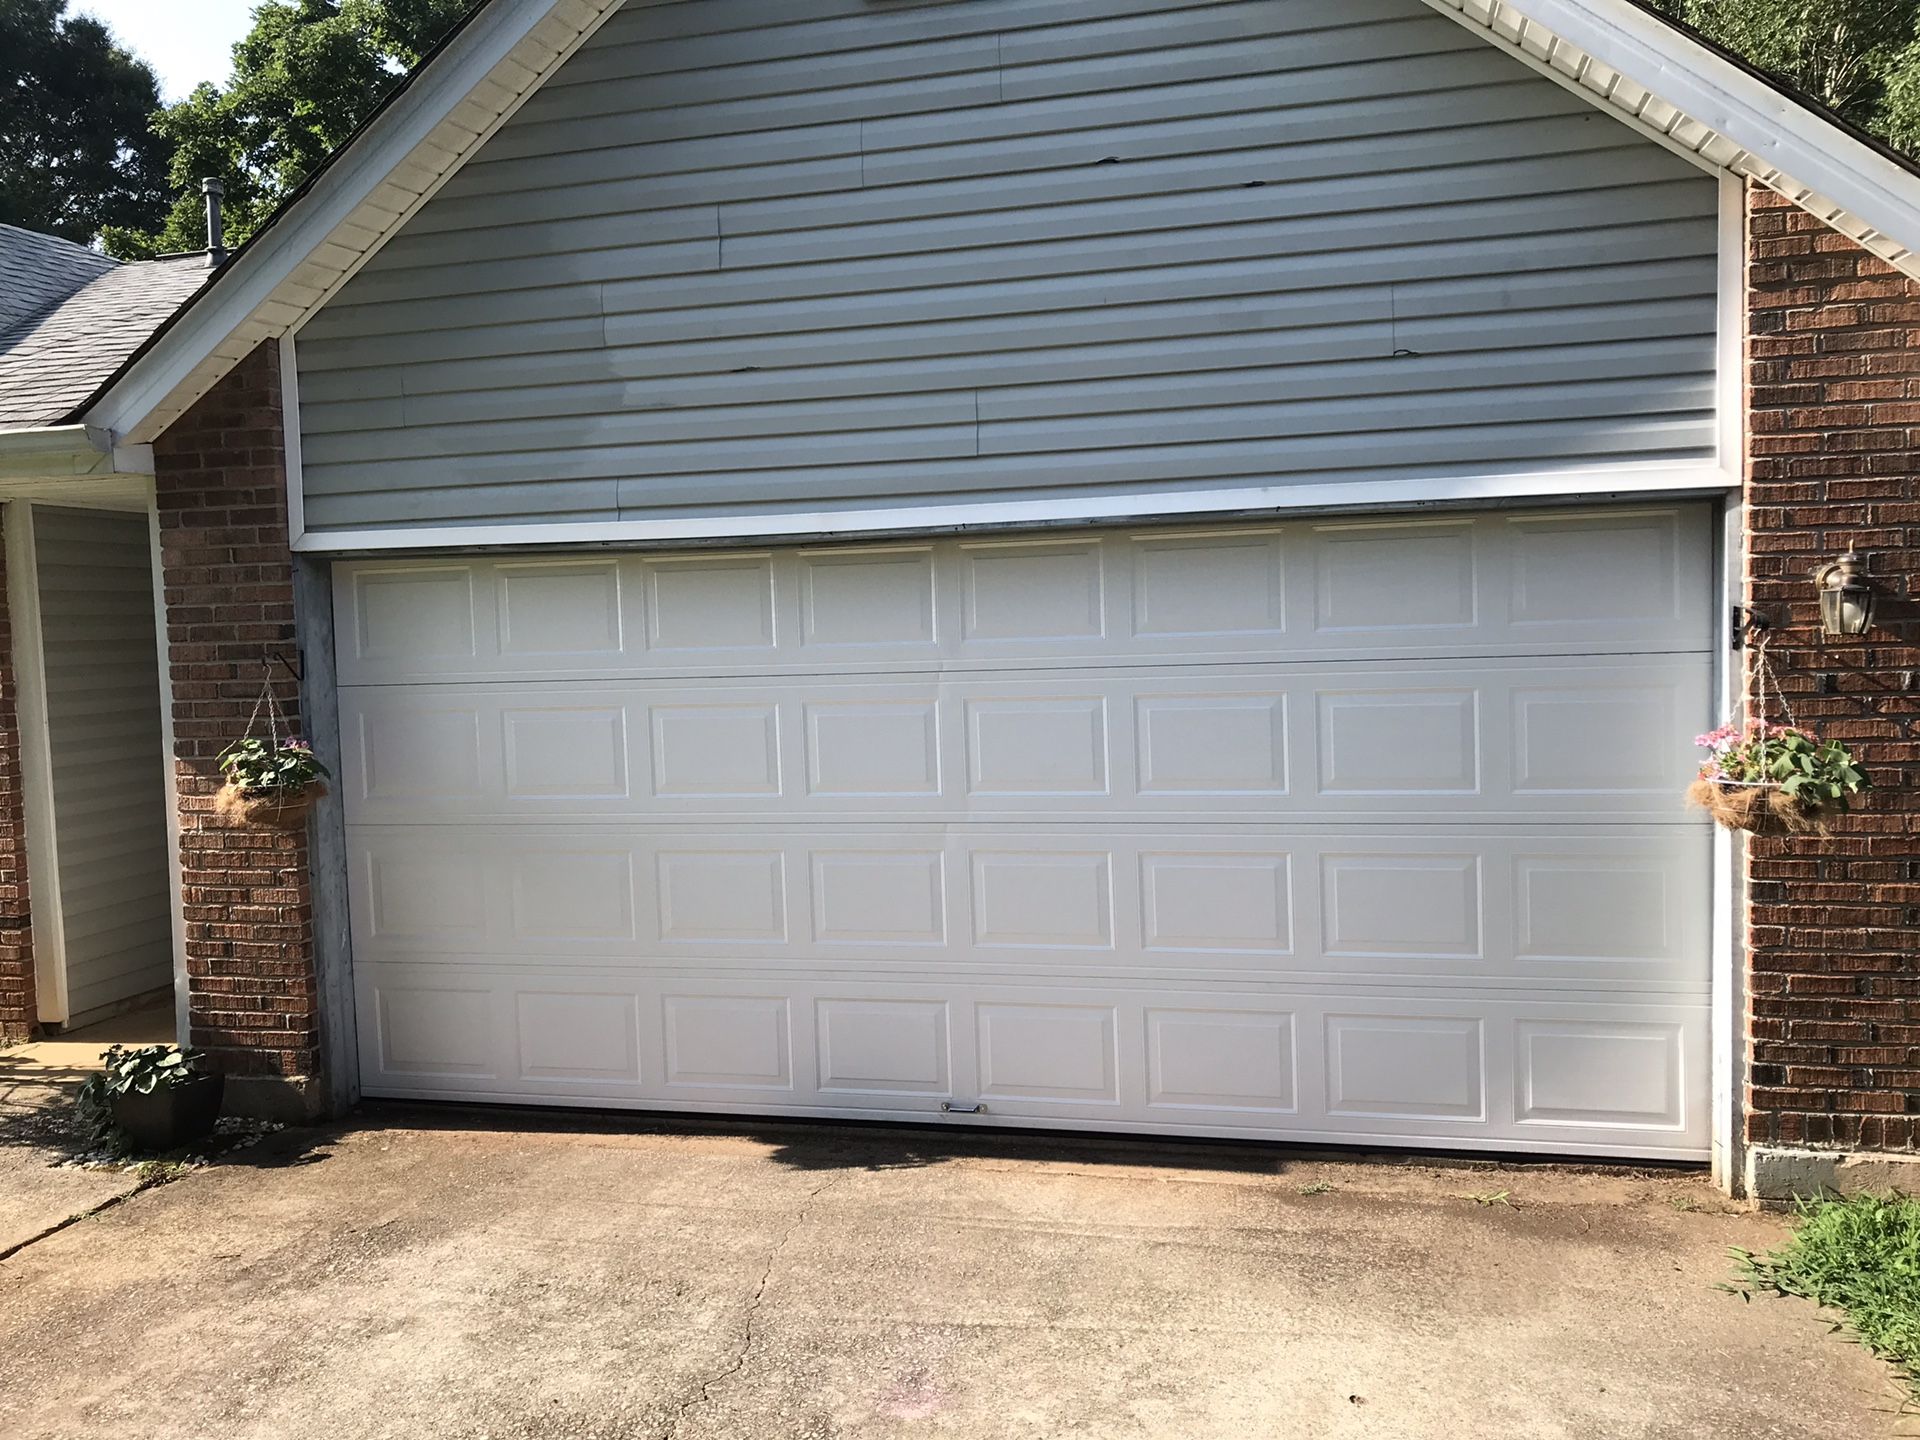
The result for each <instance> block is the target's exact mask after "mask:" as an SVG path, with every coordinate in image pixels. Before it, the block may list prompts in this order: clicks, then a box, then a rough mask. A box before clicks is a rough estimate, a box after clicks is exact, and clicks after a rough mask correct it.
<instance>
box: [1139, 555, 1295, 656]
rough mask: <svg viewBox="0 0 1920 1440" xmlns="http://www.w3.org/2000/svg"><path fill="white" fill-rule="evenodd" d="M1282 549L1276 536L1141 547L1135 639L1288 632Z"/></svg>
mask: <svg viewBox="0 0 1920 1440" xmlns="http://www.w3.org/2000/svg"><path fill="white" fill-rule="evenodd" d="M1280 545H1281V540H1280V533H1279V532H1278V531H1273V530H1236V531H1230V532H1225V533H1221V534H1208V535H1171V536H1156V537H1152V538H1137V539H1135V541H1134V545H1133V565H1134V574H1133V633H1134V634H1135V635H1138V636H1143V637H1146V636H1162V637H1168V638H1173V637H1192V638H1198V637H1201V636H1208V635H1219V636H1234V635H1276V636H1277V635H1279V634H1280V633H1281V632H1282V631H1283V630H1284V629H1285V628H1286V605H1285V599H1284V594H1285V589H1284V583H1283V575H1282V570H1281V563H1280Z"/></svg>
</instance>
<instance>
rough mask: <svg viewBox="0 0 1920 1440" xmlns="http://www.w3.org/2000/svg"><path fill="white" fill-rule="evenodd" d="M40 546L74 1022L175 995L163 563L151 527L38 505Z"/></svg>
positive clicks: (139, 520) (139, 518)
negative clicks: (157, 606)
mask: <svg viewBox="0 0 1920 1440" xmlns="http://www.w3.org/2000/svg"><path fill="white" fill-rule="evenodd" d="M33 535H34V557H35V561H36V567H37V572H38V584H39V595H40V623H41V633H42V637H43V648H44V652H45V656H46V697H47V729H48V736H49V753H50V757H51V759H52V763H53V812H54V818H53V830H54V843H55V848H56V851H57V863H58V872H59V877H58V878H59V887H60V906H59V914H60V920H61V931H62V940H63V944H64V949H65V954H66V971H67V1017H68V1023H69V1024H75V1023H81V1022H84V1020H85V1019H86V1018H87V1016H88V1015H89V1014H91V1013H94V1012H98V1011H100V1010H102V1009H103V1008H105V1007H108V1006H111V1005H113V1004H116V1003H117V1002H119V1001H122V1000H128V999H132V998H133V997H134V996H137V995H143V994H146V993H147V992H148V991H152V990H157V989H161V988H164V987H166V986H168V985H170V984H172V983H173V941H172V935H173V925H172V918H171V914H172V912H171V908H170V907H171V902H170V898H169V888H168V887H169V885H170V884H171V881H170V878H169V876H168V870H167V824H166V815H167V798H166V791H165V781H164V769H163V762H162V758H161V757H162V746H161V731H160V672H159V658H158V650H157V647H156V643H155V638H154V616H153V579H152V576H153V568H152V566H153V554H152V549H151V542H150V540H149V537H148V531H147V517H146V516H145V515H119V514H111V513H108V512H105V511H86V510H59V509H50V508H48V507H45V506H40V505H36V506H34V507H33ZM39 918H40V917H39V916H36V920H39Z"/></svg>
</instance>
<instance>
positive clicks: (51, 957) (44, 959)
mask: <svg viewBox="0 0 1920 1440" xmlns="http://www.w3.org/2000/svg"><path fill="white" fill-rule="evenodd" d="M6 507H7V508H6V543H7V611H8V619H9V621H10V623H11V625H12V628H13V683H14V715H15V718H16V723H17V724H18V726H19V740H20V788H21V798H22V808H23V811H24V818H25V821H26V827H27V836H26V844H27V851H26V860H27V867H26V868H27V897H28V898H27V904H28V910H29V914H30V915H31V917H32V925H33V984H34V997H35V1004H36V1006H37V1010H38V1018H39V1019H40V1020H41V1022H42V1023H45V1024H49V1025H60V1024H64V1023H66V1019H67V1014H68V1005H67V962H66V942H65V927H64V926H63V925H62V923H61V908H60V847H59V837H58V835H57V833H56V832H55V830H54V822H53V749H52V737H51V732H50V730H49V728H48V725H47V659H46V643H45V639H44V637H43V635H42V633H41V628H40V569H39V562H38V560H37V558H36V556H35V551H34V541H33V504H32V502H31V501H27V500H9V501H7V502H6Z"/></svg>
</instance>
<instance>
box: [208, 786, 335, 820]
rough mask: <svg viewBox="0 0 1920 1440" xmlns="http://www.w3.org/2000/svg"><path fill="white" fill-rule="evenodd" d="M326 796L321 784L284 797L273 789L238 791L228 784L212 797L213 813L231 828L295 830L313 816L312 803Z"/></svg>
mask: <svg viewBox="0 0 1920 1440" xmlns="http://www.w3.org/2000/svg"><path fill="white" fill-rule="evenodd" d="M326 793H327V787H326V786H324V785H319V784H314V785H308V786H306V787H305V788H304V789H301V790H298V791H295V792H294V793H292V794H287V793H286V792H284V791H277V790H251V791H249V790H242V789H241V788H240V787H239V786H238V785H235V784H234V783H232V782H231V781H229V782H228V783H226V784H225V785H222V786H221V787H220V792H219V793H218V794H217V795H215V796H214V797H213V809H214V813H215V814H217V815H219V816H220V817H221V818H222V819H224V820H226V821H228V822H229V823H231V824H235V825H277V826H280V827H281V828H283V829H287V830H297V829H299V828H300V827H301V826H302V825H305V824H306V823H307V816H309V815H311V814H312V813H313V802H314V801H316V800H318V799H319V798H320V797H321V796H322V795H324V794H326Z"/></svg>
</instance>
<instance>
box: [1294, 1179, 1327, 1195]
mask: <svg viewBox="0 0 1920 1440" xmlns="http://www.w3.org/2000/svg"><path fill="white" fill-rule="evenodd" d="M1331 1189H1333V1182H1332V1181H1330V1180H1315V1181H1314V1182H1313V1183H1312V1184H1310V1185H1302V1186H1301V1187H1300V1193H1301V1194H1302V1195H1324V1194H1326V1193H1327V1192H1328V1191H1329V1190H1331Z"/></svg>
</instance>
